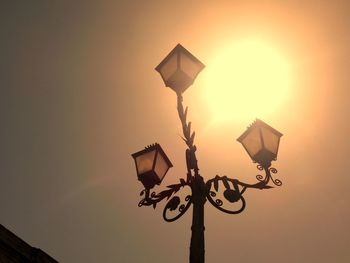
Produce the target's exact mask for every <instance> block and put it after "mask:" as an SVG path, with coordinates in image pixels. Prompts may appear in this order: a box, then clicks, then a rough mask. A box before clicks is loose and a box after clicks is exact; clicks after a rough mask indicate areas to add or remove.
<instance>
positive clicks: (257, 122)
mask: <svg viewBox="0 0 350 263" xmlns="http://www.w3.org/2000/svg"><path fill="white" fill-rule="evenodd" d="M257 127H265V128H267V129H268V130H270V131H271V132H273V133H274V134H276V135H277V136H278V137H281V136H283V134H282V133H280V132H279V131H277V130H276V129H274V128H272V127H271V126H270V125H268V124H267V123H265V122H263V121H262V120H260V119H258V118H257V119H256V120H255V121H254V122H253V123H252V124H251V125H249V126H248V127H247V130H246V131H245V132H244V133H243V134H242V135H241V136H239V137H238V138H237V141H239V142H242V141H243V139H244V138H245V137H247V135H248V134H249V133H250V132H251V131H252V130H253V129H255V128H257Z"/></svg>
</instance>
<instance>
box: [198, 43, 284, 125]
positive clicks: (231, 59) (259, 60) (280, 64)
mask: <svg viewBox="0 0 350 263" xmlns="http://www.w3.org/2000/svg"><path fill="white" fill-rule="evenodd" d="M202 80H203V83H204V92H203V96H204V100H205V101H206V102H207V104H208V107H209V111H210V112H211V114H212V119H213V121H227V120H238V121H249V120H251V119H254V118H256V117H259V118H264V117H267V115H270V114H273V113H274V112H276V111H278V110H280V108H281V106H282V105H283V103H284V102H285V101H286V99H287V98H288V96H289V93H290V87H291V68H290V64H289V63H288V61H287V59H286V58H285V57H284V56H283V54H282V53H281V52H279V51H278V50H277V49H275V48H274V47H273V46H272V45H271V44H269V43H267V42H264V41H262V40H260V39H241V40H236V41H234V42H233V43H232V44H230V45H228V46H226V47H224V48H222V49H221V50H220V51H219V52H218V53H217V54H216V55H215V56H213V58H212V59H211V60H209V61H208V63H207V67H206V70H205V74H204V76H203V79H202Z"/></svg>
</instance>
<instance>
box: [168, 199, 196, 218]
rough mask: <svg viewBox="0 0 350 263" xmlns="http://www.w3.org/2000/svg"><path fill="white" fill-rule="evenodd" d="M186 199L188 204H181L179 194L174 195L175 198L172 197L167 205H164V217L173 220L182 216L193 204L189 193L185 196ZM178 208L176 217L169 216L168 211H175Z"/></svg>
mask: <svg viewBox="0 0 350 263" xmlns="http://www.w3.org/2000/svg"><path fill="white" fill-rule="evenodd" d="M185 201H186V202H187V203H186V204H181V205H180V203H181V199H180V198H179V197H178V196H174V197H173V198H171V199H170V200H169V202H168V203H167V204H166V206H165V207H164V210H163V219H164V220H165V221H167V222H173V221H175V220H177V219H179V218H180V217H181V216H183V215H184V214H185V213H186V211H187V210H188V208H189V207H190V206H191V204H192V196H191V195H187V196H186V197H185ZM177 208H178V212H179V213H178V214H177V215H176V216H174V217H168V216H167V211H169V210H170V211H174V210H176V209H177Z"/></svg>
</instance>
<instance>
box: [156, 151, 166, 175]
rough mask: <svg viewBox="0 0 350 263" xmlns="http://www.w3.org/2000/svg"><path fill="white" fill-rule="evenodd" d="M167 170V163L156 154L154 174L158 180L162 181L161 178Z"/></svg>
mask: <svg viewBox="0 0 350 263" xmlns="http://www.w3.org/2000/svg"><path fill="white" fill-rule="evenodd" d="M168 169H169V165H168V163H167V162H166V161H165V159H164V157H163V156H162V155H161V154H160V153H158V154H157V160H156V166H155V168H154V171H155V172H156V174H157V176H158V178H159V179H160V180H163V177H164V176H165V174H166V172H167V171H168Z"/></svg>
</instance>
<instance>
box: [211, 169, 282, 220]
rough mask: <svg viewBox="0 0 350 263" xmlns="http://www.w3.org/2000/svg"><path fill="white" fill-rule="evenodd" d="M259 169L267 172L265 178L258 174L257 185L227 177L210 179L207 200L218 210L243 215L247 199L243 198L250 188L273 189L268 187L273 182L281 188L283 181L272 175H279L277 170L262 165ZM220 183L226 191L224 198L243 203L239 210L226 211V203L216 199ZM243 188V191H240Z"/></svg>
mask: <svg viewBox="0 0 350 263" xmlns="http://www.w3.org/2000/svg"><path fill="white" fill-rule="evenodd" d="M257 169H258V170H260V171H262V170H264V171H265V176H262V175H260V174H258V175H257V176H256V179H257V180H258V181H259V182H257V183H255V184H247V183H243V182H240V181H239V180H237V179H231V178H228V177H227V176H218V175H217V176H215V177H214V178H213V179H210V180H208V181H207V183H206V187H207V194H206V196H207V199H208V201H209V202H210V203H211V204H212V205H213V206H214V207H215V208H217V209H219V210H220V211H222V212H225V213H228V214H239V213H241V212H242V211H243V210H244V209H245V206H246V202H245V199H244V198H243V193H244V192H245V191H246V190H247V189H248V188H254V189H260V190H262V189H269V188H273V186H270V185H268V183H269V182H270V181H271V182H272V183H273V184H274V185H276V186H281V185H282V181H281V180H279V179H274V178H273V177H272V175H271V173H272V174H276V173H277V169H276V168H273V167H264V166H262V165H258V166H257ZM219 182H221V183H222V184H223V185H224V187H225V190H223V191H222V193H223V196H224V198H225V199H226V200H227V201H228V202H230V203H235V202H241V206H240V207H239V208H238V209H233V210H232V209H226V208H224V201H223V200H221V199H220V198H216V196H217V193H218V192H219ZM231 185H232V186H233V189H232V188H231ZM212 186H213V188H214V191H213V190H212ZM240 187H241V189H240Z"/></svg>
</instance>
